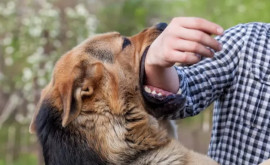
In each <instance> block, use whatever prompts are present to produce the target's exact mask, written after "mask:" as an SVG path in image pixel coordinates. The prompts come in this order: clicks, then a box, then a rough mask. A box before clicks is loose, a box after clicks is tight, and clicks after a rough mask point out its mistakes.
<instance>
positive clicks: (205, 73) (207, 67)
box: [171, 23, 270, 165]
mask: <svg viewBox="0 0 270 165" xmlns="http://www.w3.org/2000/svg"><path fill="white" fill-rule="evenodd" d="M217 39H218V40H219V41H220V42H221V43H222V44H223V49H222V51H220V52H217V53H216V54H215V57H214V58H212V59H210V58H206V59H204V60H202V61H201V62H199V63H198V64H195V65H192V66H189V67H178V68H177V72H178V74H179V78H180V90H182V95H183V96H185V97H186V99H187V102H186V106H185V109H184V110H180V111H178V112H177V113H175V114H173V116H171V117H172V118H179V117H183V116H185V117H187V116H193V115H196V114H198V113H199V112H200V111H202V110H203V109H205V108H206V107H207V106H209V105H210V104H211V103H212V102H215V104H214V116H213V130H212V137H211V142H210V146H209V151H208V155H209V156H210V157H212V158H213V159H215V160H216V161H217V162H219V163H220V164H222V165H257V164H259V163H261V162H262V161H263V160H266V159H269V158H270V24H265V23H249V24H240V25H238V26H235V27H233V28H231V29H229V30H227V31H225V33H224V35H222V36H219V37H217Z"/></svg>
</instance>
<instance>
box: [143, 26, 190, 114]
mask: <svg viewBox="0 0 270 165" xmlns="http://www.w3.org/2000/svg"><path fill="white" fill-rule="evenodd" d="M160 26H162V27H163V26H164V25H160ZM148 49H149V46H148V47H147V48H146V49H145V51H144V53H143V55H142V57H141V63H140V75H139V76H140V90H141V94H142V96H143V98H144V101H145V105H146V110H147V111H148V112H149V113H150V114H151V115H153V116H154V117H156V118H158V119H165V118H166V119H167V118H170V119H174V118H175V117H174V116H175V115H176V114H177V116H180V117H181V116H182V115H181V114H183V115H184V112H183V110H184V108H185V107H184V106H185V102H186V99H185V97H183V96H182V95H181V94H170V95H168V96H158V95H152V94H150V93H148V92H146V91H145V90H144V88H143V86H144V85H145V66H144V65H145V58H146V54H147V51H148ZM181 112H182V113H181Z"/></svg>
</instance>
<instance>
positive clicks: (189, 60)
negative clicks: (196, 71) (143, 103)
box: [145, 17, 223, 93]
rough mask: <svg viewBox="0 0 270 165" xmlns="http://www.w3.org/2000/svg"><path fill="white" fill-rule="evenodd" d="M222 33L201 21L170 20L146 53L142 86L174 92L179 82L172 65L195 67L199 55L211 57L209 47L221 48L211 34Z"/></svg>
mask: <svg viewBox="0 0 270 165" xmlns="http://www.w3.org/2000/svg"><path fill="white" fill-rule="evenodd" d="M222 33H223V29H222V27H221V26H219V25H217V24H215V23H212V22H209V21H207V20H205V19H202V18H193V17H177V18H174V19H172V21H171V22H170V23H169V25H168V26H167V27H166V28H165V30H164V31H163V32H162V33H161V34H160V35H159V36H158V38H157V39H156V40H155V41H154V42H153V43H152V44H151V46H150V48H149V50H148V53H147V56H146V60H145V73H146V84H147V85H151V86H154V87H158V88H161V89H163V90H166V91H169V92H173V93H176V92H177V90H178V88H179V80H178V75H177V73H176V70H175V68H174V67H173V65H174V64H175V63H182V64H195V63H197V62H199V61H200V59H201V58H200V56H204V57H213V55H214V53H213V52H212V51H211V50H210V49H209V48H211V49H213V50H215V51H220V50H221V49H222V45H221V44H219V43H218V41H216V40H215V39H214V38H212V37H211V35H212V34H214V35H221V34H222ZM197 54H199V55H197Z"/></svg>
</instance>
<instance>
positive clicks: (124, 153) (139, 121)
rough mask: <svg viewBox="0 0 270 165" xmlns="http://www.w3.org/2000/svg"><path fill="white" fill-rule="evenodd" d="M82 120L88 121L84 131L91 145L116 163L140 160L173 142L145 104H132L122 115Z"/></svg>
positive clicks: (105, 157) (83, 119) (83, 121)
mask: <svg viewBox="0 0 270 165" xmlns="http://www.w3.org/2000/svg"><path fill="white" fill-rule="evenodd" d="M108 115H110V114H108ZM95 118H96V119H98V120H95ZM79 120H80V123H86V125H85V128H84V129H83V130H82V131H84V132H85V135H86V138H87V141H88V143H89V145H91V147H94V149H95V150H96V151H97V152H98V154H99V155H101V157H103V158H104V159H105V160H107V161H108V162H113V163H115V164H122V163H124V162H125V163H126V162H132V161H133V160H134V161H135V160H136V161H137V159H138V157H141V156H142V155H144V154H145V153H147V152H150V151H152V150H156V149H158V148H160V147H162V146H164V145H166V144H168V143H169V141H170V140H169V138H168V136H167V133H166V131H164V130H161V128H159V124H158V122H157V120H156V119H155V118H153V117H152V116H150V115H148V114H147V113H146V111H145V110H144V109H143V107H142V106H130V107H129V108H128V109H127V110H126V113H125V114H124V115H121V116H113V115H111V116H106V115H104V116H99V117H94V116H93V118H91V119H90V118H89V117H85V118H83V117H80V118H79ZM89 132H91V133H89ZM93 142H94V143H93Z"/></svg>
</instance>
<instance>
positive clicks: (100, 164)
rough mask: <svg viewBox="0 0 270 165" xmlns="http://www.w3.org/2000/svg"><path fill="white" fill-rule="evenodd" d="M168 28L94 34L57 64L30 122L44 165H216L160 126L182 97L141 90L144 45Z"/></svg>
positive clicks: (181, 100)
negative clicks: (189, 148)
mask: <svg viewBox="0 0 270 165" xmlns="http://www.w3.org/2000/svg"><path fill="white" fill-rule="evenodd" d="M165 27H166V24H164V23H163V24H158V25H156V26H153V27H150V28H147V29H145V30H144V31H142V32H140V33H139V34H137V35H134V36H132V37H124V36H121V35H120V34H119V33H117V32H111V33H105V34H101V35H97V36H94V37H92V38H89V39H87V40H86V41H84V42H83V43H81V44H80V45H78V46H77V47H75V48H73V49H72V50H70V51H69V52H67V53H66V54H65V55H63V56H62V57H61V58H60V59H59V61H58V62H57V63H56V65H55V68H54V71H53V75H52V79H51V81H50V83H49V84H48V85H47V86H46V87H45V88H44V89H43V91H42V94H41V98H40V101H39V104H38V106H37V110H36V111H35V114H34V116H33V119H32V122H31V125H30V132H32V133H34V132H35V133H36V134H37V137H38V139H39V142H40V144H41V146H42V149H43V156H44V160H45V163H46V164H47V165H105V164H111V165H125V164H129V165H145V164H149V165H150V164H151V165H167V164H168V165H217V163H216V162H215V161H213V160H212V159H210V158H208V157H206V156H204V155H200V154H198V153H195V152H193V151H190V150H188V149H186V148H185V147H183V146H182V145H181V144H180V143H179V142H178V141H177V140H175V139H174V138H172V137H171V136H170V135H169V133H168V131H167V129H165V128H164V127H163V126H162V125H167V127H168V126H169V129H171V131H170V132H173V129H172V127H170V123H169V121H168V120H163V121H159V120H161V119H162V118H164V117H166V115H162V112H163V113H164V112H166V114H170V113H172V112H174V111H177V110H179V108H181V107H183V106H184V102H185V100H184V99H183V98H182V96H181V95H177V94H169V95H168V94H167V95H166V96H164V95H165V94H164V92H162V90H160V91H161V92H160V93H157V94H155V93H153V92H151V94H150V92H149V90H151V88H150V87H149V88H148V87H146V88H145V89H147V90H145V89H144V86H143V81H144V72H143V70H144V69H143V61H144V57H145V54H146V51H147V48H148V46H149V45H150V44H151V43H152V42H153V41H154V40H155V39H156V38H157V37H158V35H159V34H160V33H161V32H162V31H163V30H164V29H165ZM161 98H164V99H161ZM158 119H159V120H158ZM161 123H163V124H161Z"/></svg>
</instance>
